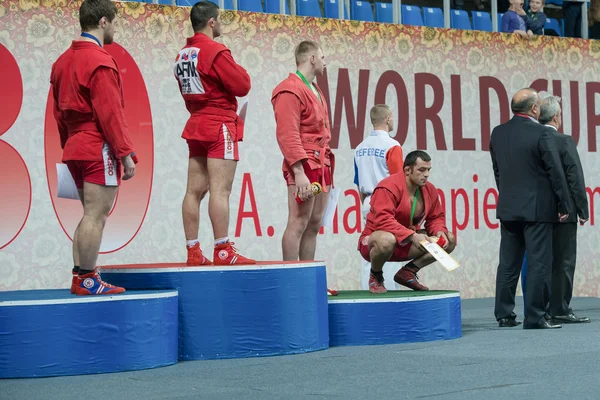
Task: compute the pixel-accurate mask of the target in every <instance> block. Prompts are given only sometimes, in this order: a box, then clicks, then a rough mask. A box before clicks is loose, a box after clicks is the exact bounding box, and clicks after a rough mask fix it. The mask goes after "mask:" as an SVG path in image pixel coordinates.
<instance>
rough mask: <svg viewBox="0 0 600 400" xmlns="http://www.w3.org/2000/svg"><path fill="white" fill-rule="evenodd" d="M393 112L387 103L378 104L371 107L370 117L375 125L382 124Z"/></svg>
mask: <svg viewBox="0 0 600 400" xmlns="http://www.w3.org/2000/svg"><path fill="white" fill-rule="evenodd" d="M391 114H392V109H391V108H390V106H388V105H387V104H376V105H374V106H373V108H371V112H370V117H371V123H372V124H373V125H375V124H380V123H382V122H384V121H385V119H386V118H387V117H388V116H389V115H391Z"/></svg>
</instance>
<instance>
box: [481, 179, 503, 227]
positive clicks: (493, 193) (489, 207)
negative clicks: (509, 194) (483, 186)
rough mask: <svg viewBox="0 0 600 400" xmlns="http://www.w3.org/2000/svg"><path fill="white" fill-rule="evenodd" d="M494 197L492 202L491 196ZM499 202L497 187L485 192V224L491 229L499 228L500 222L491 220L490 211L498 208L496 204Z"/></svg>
mask: <svg viewBox="0 0 600 400" xmlns="http://www.w3.org/2000/svg"><path fill="white" fill-rule="evenodd" d="M490 197H493V198H494V202H493V203H490V202H489V198H490ZM497 204H498V192H497V191H496V189H493V188H490V189H488V190H487V191H486V192H485V195H484V196H483V220H484V221H485V225H486V226H487V227H488V228H490V229H498V226H499V224H498V223H497V222H492V221H491V220H490V215H489V212H490V211H495V210H496V205H497Z"/></svg>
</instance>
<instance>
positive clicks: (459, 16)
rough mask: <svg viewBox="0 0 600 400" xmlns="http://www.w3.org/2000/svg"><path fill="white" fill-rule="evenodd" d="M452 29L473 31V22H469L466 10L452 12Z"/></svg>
mask: <svg viewBox="0 0 600 400" xmlns="http://www.w3.org/2000/svg"><path fill="white" fill-rule="evenodd" d="M450 28H452V29H463V30H471V21H469V14H467V12H466V11H464V10H451V11H450Z"/></svg>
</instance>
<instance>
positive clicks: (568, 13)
mask: <svg viewBox="0 0 600 400" xmlns="http://www.w3.org/2000/svg"><path fill="white" fill-rule="evenodd" d="M582 4H585V3H581V2H578V1H563V15H564V19H565V35H564V36H565V37H570V38H580V37H581V6H582Z"/></svg>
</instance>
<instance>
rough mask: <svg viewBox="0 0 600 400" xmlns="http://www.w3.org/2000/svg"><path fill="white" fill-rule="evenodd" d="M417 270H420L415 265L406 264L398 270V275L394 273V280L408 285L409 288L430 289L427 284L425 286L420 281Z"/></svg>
mask: <svg viewBox="0 0 600 400" xmlns="http://www.w3.org/2000/svg"><path fill="white" fill-rule="evenodd" d="M417 271H419V270H418V269H416V268H414V267H407V266H404V267H402V268H400V270H398V272H396V275H394V282H396V283H397V284H399V285H402V286H406V287H407V288H411V289H412V290H417V291H419V290H429V288H428V287H427V286H423V285H421V284H420V283H419V281H418V279H419V277H418V276H417Z"/></svg>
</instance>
